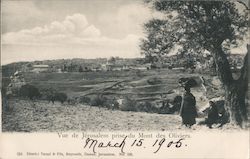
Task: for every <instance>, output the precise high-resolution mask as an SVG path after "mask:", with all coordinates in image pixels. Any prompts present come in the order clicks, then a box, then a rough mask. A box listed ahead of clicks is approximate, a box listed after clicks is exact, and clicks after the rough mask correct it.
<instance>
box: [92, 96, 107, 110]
mask: <svg viewBox="0 0 250 159" xmlns="http://www.w3.org/2000/svg"><path fill="white" fill-rule="evenodd" d="M106 101H107V98H106V97H103V96H100V95H98V96H95V97H94V98H92V99H91V101H90V105H91V106H102V107H103V106H104V104H105V102H106Z"/></svg>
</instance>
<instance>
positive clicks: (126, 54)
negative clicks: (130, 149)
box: [0, 0, 250, 158]
mask: <svg viewBox="0 0 250 159" xmlns="http://www.w3.org/2000/svg"><path fill="white" fill-rule="evenodd" d="M249 10H250V1H249V0H237V1H231V0H228V1H197V0H194V1H185V0H184V1H177V0H176V1H170V0H169V1H167V0H72V1H68V0H43V1H39V0H2V1H1V104H2V107H1V131H2V133H1V134H2V135H0V138H1V140H2V143H1V145H0V152H1V151H3V152H5V153H6V154H7V152H8V151H7V149H3V148H1V147H3V145H6V144H7V145H8V144H10V143H12V145H15V143H18V142H15V141H16V140H15V139H17V136H15V137H12V138H10V139H12V140H9V142H7V138H4V137H3V135H4V134H5V135H6V134H9V133H13V134H15V133H17V135H18V136H19V135H20V133H22V134H24V135H26V137H27V138H29V139H30V140H32V139H33V138H32V135H34V134H35V133H55V134H56V136H58V138H59V139H60V138H64V137H65V138H66V137H67V136H68V135H64V134H63V133H62V132H82V134H81V136H83V137H82V138H83V139H85V138H86V140H84V141H85V146H84V145H83V146H84V148H85V147H87V148H88V146H89V149H91V151H93V153H92V152H91V153H89V154H88V153H86V154H85V153H84V156H87V157H90V156H91V155H92V154H93V155H95V154H96V152H95V151H96V149H97V148H99V149H100V148H104V147H105V148H107V147H111V148H114V147H119V148H120V150H121V152H120V155H122V156H123V153H124V152H123V151H124V149H125V148H124V147H125V141H126V145H127V144H128V140H127V139H133V138H134V137H135V136H133V134H128V135H124V134H123V135H122V134H116V132H127V133H128V132H140V133H139V137H140V138H143V139H140V140H139V139H138V140H134V142H133V143H132V144H131V146H134V145H136V146H137V147H140V146H142V145H143V144H142V143H143V142H142V141H143V140H145V139H146V138H151V139H152V140H153V139H154V137H152V136H154V134H153V135H152V134H150V133H147V132H155V133H158V134H155V136H156V140H155V141H154V144H153V146H152V147H155V145H159V147H158V148H157V149H155V150H154V151H153V153H158V151H159V152H160V151H162V149H163V148H161V146H162V144H163V143H164V142H165V136H164V135H163V137H164V140H163V139H162V140H161V141H159V140H158V138H160V136H161V135H160V134H159V132H160V133H163V134H164V133H165V134H166V133H168V135H167V136H168V137H169V138H176V139H177V138H178V139H179V138H180V137H181V138H180V139H179V140H176V141H175V140H172V141H170V142H169V143H168V146H167V147H170V146H171V145H175V147H176V148H179V147H181V145H184V142H183V144H182V140H183V141H184V139H188V138H192V134H194V135H195V133H197V132H198V133H199V132H202V133H201V134H200V136H199V135H196V136H197V137H196V140H199V141H203V140H204V138H203V137H202V134H205V133H214V134H217V135H219V134H220V133H231V134H232V136H231V137H232V138H231V141H232V142H234V141H238V142H239V143H241V141H244V144H245V145H244V146H245V147H246V148H247V147H248V148H249V144H248V145H247V144H246V142H247V140H248V139H249V134H248V135H245V136H244V135H242V136H237V135H236V136H235V132H245V133H249V128H250V123H249V117H250V115H249V113H250V107H249V104H250V98H249V95H250V91H249V81H248V77H249V66H248V60H249V50H250V43H249V41H250V35H249ZM59 132H60V133H59ZM102 132H108V133H114V134H112V135H111V136H110V134H109V137H112V139H115V138H119V139H123V140H122V142H121V143H119V144H118V142H117V143H116V144H114V145H112V144H111V143H112V142H111V141H110V142H108V144H107V146H103V145H104V143H102V142H100V141H98V140H97V139H96V140H94V139H92V138H89V136H91V135H89V134H88V133H90V134H91V133H96V134H97V135H96V136H97V137H98V138H102V137H104V138H105V134H102ZM141 132H143V133H141ZM169 132H173V133H169ZM178 132H182V133H178ZM183 132H184V133H183ZM185 132H187V133H191V134H186V133H185ZM29 134H30V136H29ZM72 137H73V138H77V137H78V136H77V135H76V134H75V133H74V134H73V135H72ZM243 137H244V139H243ZM20 138H21V137H20V136H19V137H18V139H20ZM217 138H218V139H219V137H217ZM228 138H230V136H226V137H225V136H224V137H222V138H221V139H225V140H227V139H228ZM8 139H9V138H8ZM208 140H209V139H208ZM3 141H5V142H3ZM10 141H12V142H10ZM44 141H45V140H44ZM112 141H113V140H112ZM0 142H1V141H0ZM91 142H92V144H94V146H92V144H90V143H91ZM206 142H207V143H209V141H204V143H206ZM211 142H212V140H211ZM214 142H215V141H214ZM72 143H73V141H72ZM165 143H166V142H165ZM201 143H202V142H201ZM215 143H216V142H215ZM242 143H243V142H242ZM54 144H55V143H54ZM192 144H193V145H196V146H198V145H199V142H195V141H194V139H192ZM197 144H198V145H197ZM219 144H221V143H218V144H217V145H216V146H218V145H219ZM10 145H11V144H10ZM47 145H49V143H48V144H47ZM52 145H53V144H52ZM72 145H73V144H72ZM96 145H98V146H96ZM117 145H119V146H117ZM189 145H190V144H189ZM222 145H223V142H222ZM235 145H236V144H235ZM235 145H234V146H235ZM241 145H242V144H241ZM8 146H9V145H8ZM185 146H187V144H186V145H185ZM202 146H203V148H204V145H201V147H202ZM210 146H211V147H210V149H212V148H213V145H210ZM244 146H242V147H244ZM44 148H46V146H44ZM68 148H69V147H68ZM144 148H146V147H144ZM221 148H225V149H226V148H228V146H221ZM231 148H233V147H231ZM182 149H184V148H182ZM205 149H206V148H204V151H203V150H202V151H201V152H205ZM210 149H209V150H210ZM239 149H240V148H239ZM4 150H5V151H4ZM8 150H10V149H8ZM184 150H185V149H184ZM192 150H193V147H192ZM227 150H228V149H227ZM235 150H236V149H235ZM241 150H242V151H243V150H244V153H245V152H248V154H244V153H242V152H240V153H238V154H236V153H235V154H234V155H243V156H244V155H248V157H249V150H246V151H245V149H243V148H242V149H241ZM190 151H191V148H190ZM218 151H219V150H218ZM138 152H139V151H138ZM184 152H186V151H184ZM232 152H235V151H232ZM16 153H17V156H22V155H23V154H22V152H15V154H16ZM36 153H37V152H36ZM36 153H35V151H32V152H27V154H26V155H27V156H28V157H30V156H31V157H35V158H39V157H41V156H46V155H47V157H48V156H50V157H51V155H52V154H53V155H57V157H56V158H60V157H61V156H60V155H61V154H60V152H57V153H55V154H54V153H52V152H50V153H51V154H49V153H48V154H49V155H48V154H47V153H45V152H40V153H37V154H36ZM171 153H173V154H171V155H172V156H174V153H175V151H173V152H171ZM219 153H222V154H224V153H225V151H224V149H223V150H221V149H220V152H219ZM219 153H218V154H219ZM66 154H67V153H66ZM68 154H70V153H68ZM78 154H79V155H80V156H82V154H81V153H74V155H78ZM176 154H177V153H176ZM198 154H199V153H198ZM198 154H197V155H198ZM229 154H230V153H229ZM39 155H40V156H39ZM72 155H73V153H72ZM72 155H71V156H70V155H69V156H70V157H72ZM99 155H100V154H99ZM104 155H105V154H104ZM106 155H107V154H106ZM126 155H128V156H132V153H128V154H126ZM178 155H180V153H178ZM178 155H177V156H178ZM202 155H203V154H202ZM210 155H214V156H213V157H214V158H216V155H215V154H210ZM112 156H113V155H112ZM190 156H195V155H194V154H192V153H191V154H190ZM198 156H199V155H198ZM200 156H201V155H200ZM78 157H79V156H78ZM94 157H97V156H94ZM99 157H100V156H99ZM134 157H135V156H134ZM186 157H187V156H186ZM213 157H211V158H213ZM217 157H218V156H217ZM248 157H247V156H246V158H248ZM0 158H1V155H0ZM155 158H160V157H155ZM161 158H163V157H161ZM177 158H180V156H179V157H177ZM196 158H197V157H196Z"/></svg>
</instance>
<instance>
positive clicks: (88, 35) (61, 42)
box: [2, 14, 141, 64]
mask: <svg viewBox="0 0 250 159" xmlns="http://www.w3.org/2000/svg"><path fill="white" fill-rule="evenodd" d="M140 38H141V36H139V35H135V34H127V35H126V36H125V37H122V38H110V37H107V36H103V35H102V34H101V31H100V30H99V29H98V28H96V27H95V26H94V25H93V24H90V23H89V22H88V20H87V19H86V17H85V16H84V15H83V14H73V15H71V16H66V17H65V18H64V20H62V21H54V22H52V23H50V24H48V25H44V26H38V27H34V28H31V29H24V30H20V31H17V32H9V33H5V34H3V36H2V43H3V50H2V52H3V53H2V64H6V63H10V62H15V61H20V60H24V61H25V60H28V61H30V60H44V59H60V58H97V57H110V56H120V57H126V58H132V57H139V56H140V51H139V47H138V46H139V39H140Z"/></svg>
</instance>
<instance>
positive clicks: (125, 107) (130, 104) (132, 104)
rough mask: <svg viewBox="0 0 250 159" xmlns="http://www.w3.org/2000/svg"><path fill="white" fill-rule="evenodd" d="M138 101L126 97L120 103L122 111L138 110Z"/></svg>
mask: <svg viewBox="0 0 250 159" xmlns="http://www.w3.org/2000/svg"><path fill="white" fill-rule="evenodd" d="M136 104H137V103H136V101H135V100H133V99H130V98H128V97H126V98H125V99H124V100H123V102H122V104H121V105H120V107H119V108H120V110H122V111H136Z"/></svg>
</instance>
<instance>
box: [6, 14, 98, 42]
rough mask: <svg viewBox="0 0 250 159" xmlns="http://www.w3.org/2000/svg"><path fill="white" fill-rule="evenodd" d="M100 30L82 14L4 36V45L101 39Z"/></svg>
mask: <svg viewBox="0 0 250 159" xmlns="http://www.w3.org/2000/svg"><path fill="white" fill-rule="evenodd" d="M100 36H101V33H100V30H99V29H97V28H96V27H95V26H94V25H90V24H89V23H88V21H87V19H86V17H85V16H84V15H82V14H74V15H72V16H67V17H66V18H65V19H64V20H63V21H61V22H59V21H54V22H52V23H51V24H49V25H45V26H43V27H35V28H33V29H25V30H20V31H18V32H10V33H5V34H3V39H2V41H3V43H4V44H45V43H49V44H51V43H54V44H58V43H67V42H69V41H71V40H72V38H83V39H84V38H96V37H100Z"/></svg>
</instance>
